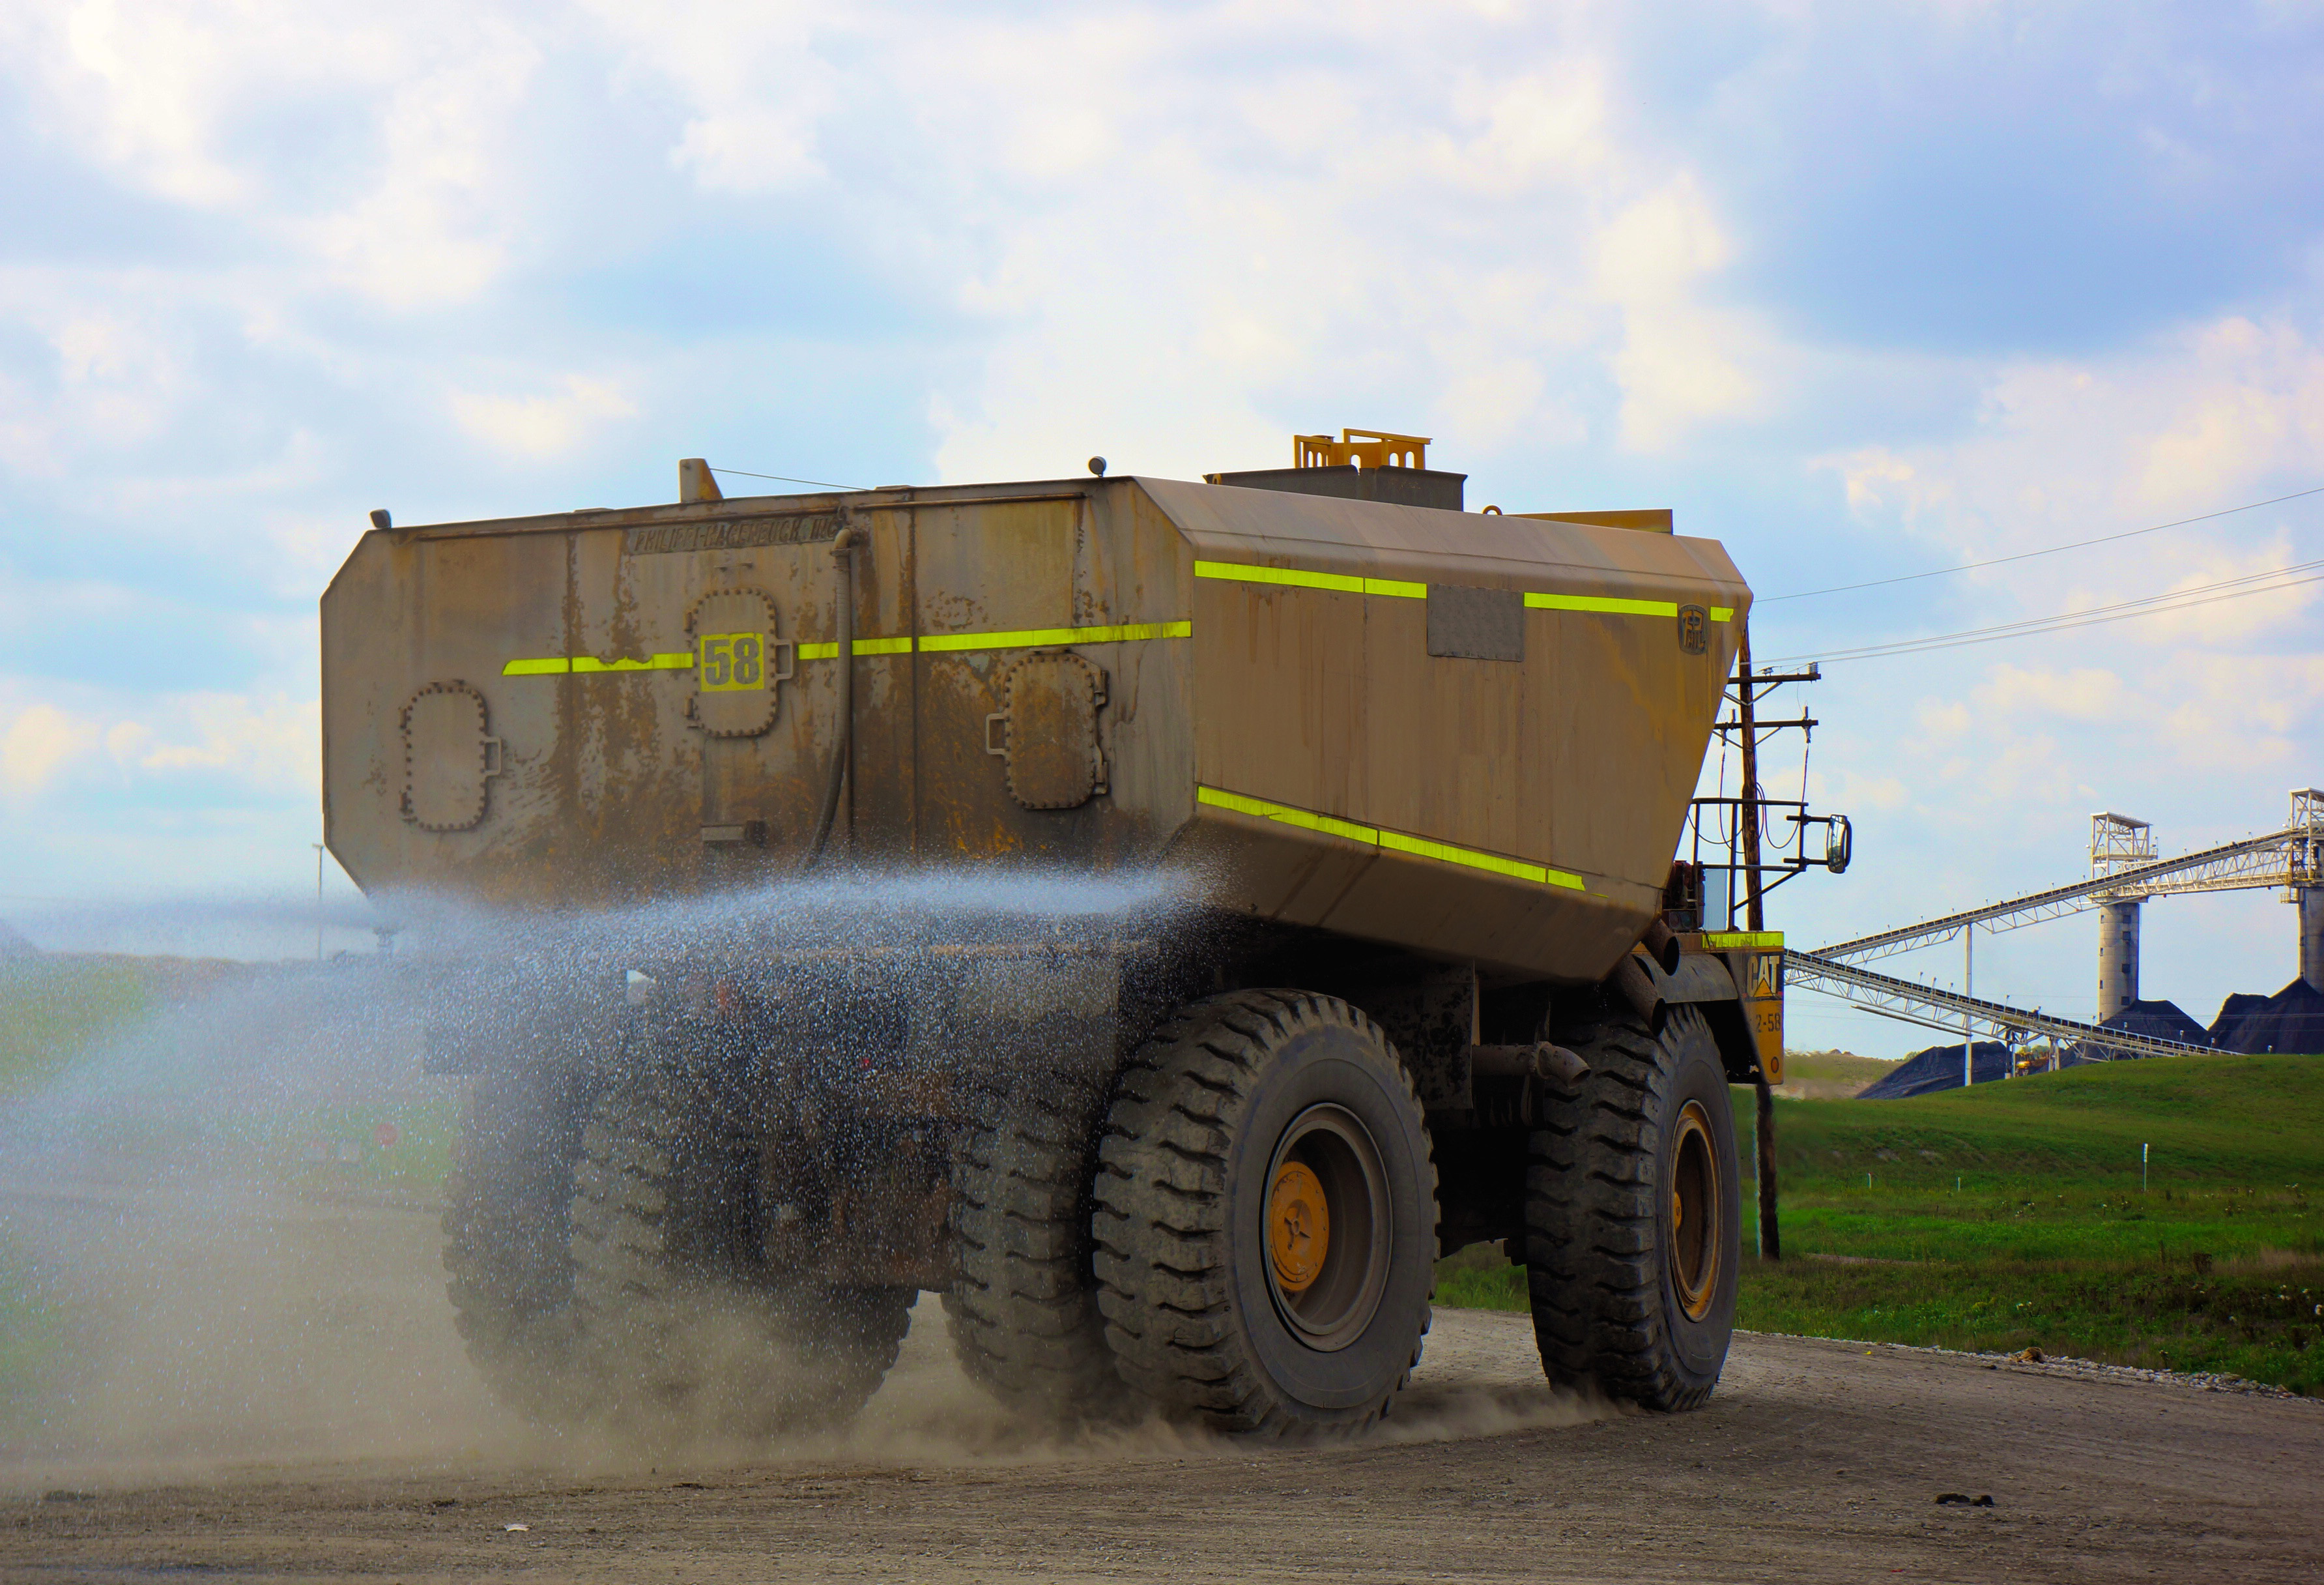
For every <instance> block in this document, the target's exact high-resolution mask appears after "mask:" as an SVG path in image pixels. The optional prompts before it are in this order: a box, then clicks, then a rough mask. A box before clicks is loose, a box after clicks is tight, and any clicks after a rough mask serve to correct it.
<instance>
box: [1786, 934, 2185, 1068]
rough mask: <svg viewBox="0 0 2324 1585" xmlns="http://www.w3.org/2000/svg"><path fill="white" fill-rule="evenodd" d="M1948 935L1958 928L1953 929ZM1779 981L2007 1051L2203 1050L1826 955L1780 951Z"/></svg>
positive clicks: (2093, 1054) (2094, 1056)
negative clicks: (2040, 1047) (2030, 1046)
mask: <svg viewBox="0 0 2324 1585" xmlns="http://www.w3.org/2000/svg"><path fill="white" fill-rule="evenodd" d="M1953 928H1954V929H1956V930H1958V929H1960V928H1961V926H1960V925H1959V924H1955V925H1954V926H1953ZM1784 980H1785V983H1786V986H1787V987H1801V988H1804V989H1807V990H1818V991H1821V992H1823V993H1824V994H1825V995H1827V996H1838V997H1840V998H1841V999H1842V1000H1843V1001H1847V1002H1849V1003H1851V1004H1853V1005H1854V1006H1859V1007H1862V1008H1863V1009H1864V1010H1865V1011H1866V1012H1867V1013H1877V1014H1879V1015H1881V1016H1883V1017H1886V1018H1895V1019H1897V1020H1899V1021H1901V1022H1903V1023H1906V1024H1920V1025H1921V1026H1922V1027H1923V1028H1924V1029H1934V1030H1937V1031H1939V1032H1941V1033H1947V1034H1951V1035H1955V1036H1960V1035H1963V1034H1964V1033H1967V1034H1968V1035H1969V1036H1970V1037H1972V1038H1983V1039H1987V1040H1998V1041H2000V1042H2002V1043H2004V1044H2005V1045H2007V1046H2010V1047H2012V1048H2013V1049H2014V1048H2015V1047H2016V1046H2018V1045H2021V1044H2023V1043H2025V1042H2027V1041H2030V1040H2035V1039H2046V1040H2049V1041H2051V1042H2052V1043H2061V1042H2072V1043H2075V1044H2077V1045H2078V1046H2079V1047H2080V1051H2079V1052H2078V1054H2079V1055H2080V1056H2081V1057H2082V1058H2083V1059H2084V1060H2086V1061H2111V1060H2113V1059H2114V1058H2116V1057H2131V1056H2136V1057H2172V1056H2187V1055H2190V1054H2194V1053H2198V1052H2209V1050H2210V1049H2211V1048H2210V1047H2209V1046H2200V1045H2188V1044H2185V1043H2182V1042H2180V1041H2175V1040H2158V1039H2156V1038H2154V1037H2153V1036H2152V1035H2145V1034H2127V1033H2123V1032H2122V1031H2120V1030H2116V1029H2102V1028H2100V1027H2099V1026H2098V1025H2097V1024H2084V1023H2081V1022H2080V1021H2078V1020H2076V1019H2072V1018H2060V1017H2057V1016H2056V1015H2052V1014H2048V1013H2043V1012H2042V1011H2040V1010H2039V1009H2038V1008H2037V1009H2035V1010H2034V1011H2033V1012H2030V1013H2029V1012H2026V1011H2024V1009H2023V1008H2019V1007H2013V1006H2009V1005H2008V1004H2007V1003H2006V1002H1988V1001H1986V1000H1983V999H1982V998H1980V997H1977V996H1963V995H1961V994H1960V992H1959V991H1950V990H1945V989H1942V988H1941V987H1936V986H1929V985H1921V984H1917V983H1915V982H1914V981H1913V980H1909V979H1898V978H1895V976H1894V975H1888V974H1877V973H1875V972H1874V971H1873V970H1871V969H1863V968H1859V967H1858V966H1857V965H1856V964H1853V963H1843V962H1840V961H1837V960H1835V959H1832V958H1831V956H1830V955H1829V953H1828V952H1803V951H1799V950H1785V952H1784Z"/></svg>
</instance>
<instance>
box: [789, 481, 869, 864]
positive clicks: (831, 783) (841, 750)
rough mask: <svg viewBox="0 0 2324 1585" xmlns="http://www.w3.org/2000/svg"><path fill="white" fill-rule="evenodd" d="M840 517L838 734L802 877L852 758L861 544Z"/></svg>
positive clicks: (835, 808)
mask: <svg viewBox="0 0 2324 1585" xmlns="http://www.w3.org/2000/svg"><path fill="white" fill-rule="evenodd" d="M846 510H847V509H846V508H845V507H844V506H843V507H841V508H840V511H841V513H842V514H843V517H842V522H841V526H840V530H839V533H838V534H837V535H836V536H835V538H834V539H833V540H832V542H831V560H832V561H833V563H834V565H835V568H836V570H837V583H838V593H837V596H836V599H835V605H836V607H837V612H838V618H839V622H838V626H839V635H838V636H839V643H838V644H837V646H836V648H835V653H834V656H833V658H834V659H835V660H836V661H837V662H838V663H839V734H838V737H836V738H835V740H834V741H833V743H832V746H831V771H830V774H828V775H826V776H825V777H824V781H823V807H822V809H821V810H820V811H817V813H816V817H815V839H814V840H813V841H811V842H809V843H808V844H807V857H806V858H805V859H804V860H803V861H802V862H801V863H800V865H799V873H800V874H802V875H804V874H806V873H807V871H808V870H811V869H813V868H814V867H816V864H817V863H819V862H820V861H821V860H822V858H823V849H824V844H825V843H826V842H828V841H829V840H830V839H831V823H832V821H833V820H836V819H837V818H838V817H839V794H840V792H841V791H842V790H843V789H844V787H845V786H846V784H847V768H848V765H849V763H850V762H851V761H853V759H854V757H855V548H856V546H858V545H860V544H862V542H863V531H862V529H860V528H857V527H856V526H855V525H854V524H853V523H851V522H847V521H846V520H845V515H844V514H846Z"/></svg>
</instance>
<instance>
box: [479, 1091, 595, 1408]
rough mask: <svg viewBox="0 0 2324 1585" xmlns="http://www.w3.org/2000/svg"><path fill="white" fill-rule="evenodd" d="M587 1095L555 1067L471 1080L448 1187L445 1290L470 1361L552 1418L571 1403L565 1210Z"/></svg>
mask: <svg viewBox="0 0 2324 1585" xmlns="http://www.w3.org/2000/svg"><path fill="white" fill-rule="evenodd" d="M589 1101H590V1098H589V1094H588V1091H587V1089H586V1088H585V1087H584V1085H583V1084H582V1082H581V1081H580V1080H578V1079H577V1078H576V1077H575V1076H574V1075H573V1074H571V1073H570V1072H569V1071H562V1070H558V1071H521V1072H503V1073H493V1074H488V1075H486V1076H484V1077H483V1078H480V1079H478V1080H475V1083H474V1085H473V1086H472V1087H471V1088H470V1089H469V1092H468V1097H467V1101H466V1107H465V1108H464V1109H463V1116H462V1117H461V1126H460V1134H459V1138H458V1140H457V1143H456V1144H455V1145H454V1146H453V1152H452V1172H451V1175H450V1177H449V1178H448V1179H447V1182H446V1183H445V1187H444V1219H443V1228H444V1269H445V1271H446V1272H447V1274H449V1278H450V1280H449V1281H448V1282H447V1284H445V1291H446V1292H447V1294H448V1295H449V1296H450V1298H451V1301H452V1315H453V1321H454V1324H455V1325H456V1326H457V1327H458V1329H459V1332H460V1336H461V1338H462V1339H463V1340H465V1342H466V1345H467V1350H468V1357H469V1358H471V1359H472V1360H474V1361H475V1365H476V1368H477V1370H478V1371H479V1372H480V1373H481V1374H482V1375H483V1376H484V1382H485V1385H486V1386H489V1387H490V1388H491V1389H492V1390H493V1395H495V1396H497V1397H499V1398H500V1399H501V1400H502V1401H503V1403H506V1404H509V1405H510V1406H511V1407H512V1408H514V1409H516V1410H517V1411H519V1412H520V1413H521V1414H526V1415H529V1416H530V1417H532V1418H534V1419H539V1420H546V1421H549V1422H552V1423H554V1422H561V1421H565V1420H568V1419H570V1418H571V1417H572V1415H573V1414H574V1412H575V1408H576V1405H575V1403H574V1397H573V1391H572V1376H573V1342H574V1331H573V1306H572V1301H573V1260H572V1256H571V1255H570V1253H569V1252H568V1251H567V1234H568V1232H569V1225H568V1222H567V1213H568V1210H569V1209H570V1207H571V1204H572V1200H573V1169H574V1165H575V1163H576V1162H577V1161H578V1160H579V1158H580V1154H581V1129H582V1126H583V1124H584V1122H585V1121H586V1119H587V1117H588V1108H589Z"/></svg>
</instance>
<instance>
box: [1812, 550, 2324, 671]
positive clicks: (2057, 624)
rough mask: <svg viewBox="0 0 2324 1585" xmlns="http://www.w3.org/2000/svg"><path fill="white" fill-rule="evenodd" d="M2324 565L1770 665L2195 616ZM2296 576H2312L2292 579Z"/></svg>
mask: <svg viewBox="0 0 2324 1585" xmlns="http://www.w3.org/2000/svg"><path fill="white" fill-rule="evenodd" d="M2318 568H2324V560H2319V561H2297V562H2294V563H2292V565H2291V566H2289V567H2277V568H2273V569H2271V570H2268V571H2265V572H2253V573H2247V574H2246V575H2245V576H2243V577H2241V578H2226V579H2220V580H2218V582H2216V583H2201V584H2197V585H2196V586H2195V587H2194V588H2192V589H2172V590H2170V591H2169V592H2167V593H2164V594H2159V595H2145V596H2143V597H2141V598H2137V599H2135V600H2122V601H2118V602H2116V604H2114V605H2110V606H2096V607H2091V608H2090V609H2089V610H2086V611H2061V612H2059V613H2057V614H2056V615H2054V616H2033V617H2028V618H2027V619H2025V620H2024V621H2022V622H2005V623H2001V624H1998V625H1997V626H1992V627H1971V628H1966V629H1964V630H1962V631H1960V632H1959V633H1933V634H1929V635H1925V636H1923V637H1920V638H1904V639H1898V640H1897V641H1895V643H1893V644H1859V645H1858V646H1856V647H1855V648H1852V649H1838V650H1821V651H1818V652H1816V653H1812V654H1796V655H1785V656H1784V657H1782V658H1781V659H1779V660H1775V661H1770V662H1769V663H1768V664H1770V665H1782V666H1789V665H1796V664H1799V663H1803V662H1806V661H1868V660H1879V659H1883V658H1885V657H1887V656H1890V655H1905V654H1920V653H1926V652H1927V651H1930V650H1940V649H1959V648H1960V647H1962V646H1963V645H1966V644H1994V643H1998V642H1999V641H2001V640H2003V639H2006V638H2031V637H2034V636H2037V635H2042V634H2048V633H2066V632H2070V631H2072V630H2073V629H2075V628H2078V627H2097V626H2103V625H2105V624H2107V623H2109V622H2127V621H2130V620H2133V619H2135V618H2136V617H2140V616H2165V615H2168V614H2170V613H2171V612H2173V611H2184V610H2191V609H2193V608H2195V607H2199V606H2210V605H2217V604H2218V603H2219V602H2221V601H2223V600H2234V599H2243V598H2246V597H2248V596H2251V595H2261V594H2273V593H2275V592H2277V591H2278V590H2280V589H2299V588H2301V587H2302V586H2303V585H2306V584H2310V583H2317V582H2324V572H2319V571H2317V570H2316V569H2318ZM2294 572H2305V573H2308V574H2310V576H2308V577H2306V578H2292V577H2291V576H2289V575H2290V574H2292V573H2294Z"/></svg>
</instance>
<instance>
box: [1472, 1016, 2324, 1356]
mask: <svg viewBox="0 0 2324 1585" xmlns="http://www.w3.org/2000/svg"><path fill="white" fill-rule="evenodd" d="M1737 1096H1738V1117H1739V1118H1740V1119H1742V1120H1744V1121H1745V1122H1747V1123H1748V1117H1749V1115H1750V1098H1749V1094H1748V1091H1738V1092H1737ZM1775 1115H1776V1124H1775V1126H1776V1139H1777V1147H1776V1163H1777V1167H1778V1171H1779V1173H1780V1177H1781V1183H1782V1192H1783V1205H1782V1217H1783V1236H1784V1256H1785V1258H1784V1260H1783V1261H1782V1262H1781V1263H1780V1264H1778V1263H1771V1262H1762V1261H1757V1260H1750V1259H1747V1261H1746V1264H1745V1270H1744V1274H1743V1286H1742V1294H1741V1299H1740V1301H1739V1303H1738V1315H1737V1323H1738V1325H1740V1326H1744V1327H1748V1328H1751V1329H1753V1330H1768V1331H1791V1332H1805V1333H1809V1334H1812V1335H1819V1336H1830V1337H1853V1338H1865V1339H1880V1340H1884V1341H1893V1342H1909V1343H1924V1344H1936V1345H1941V1346H1944V1347H1949V1348H1966V1349H2008V1350H2011V1351H2015V1350H2016V1349H2023V1348H2025V1347H2027V1346H2029V1345H2030V1346H2034V1347H2039V1348H2041V1349H2044V1350H2046V1351H2048V1352H2052V1353H2067V1354H2076V1355H2080V1356H2083V1357H2086V1358H2101V1359H2112V1360H2116V1361H2119V1362H2123V1363H2129V1364H2143V1365H2161V1366H2168V1367H2171V1368H2174V1369H2200V1370H2226V1371H2230V1372H2233V1373H2235V1374H2238V1375H2243V1376H2251V1377H2253V1378H2254V1379H2256V1380H2263V1381H2272V1382H2276V1383H2280V1384H2282V1385H2285V1386H2292V1387H2295V1388H2298V1389H2300V1390H2303V1391H2310V1392H2314V1391H2324V1341H2319V1333H2324V1308H2319V1306H2324V1215H2319V1212H2318V1211H2317V1210H2314V1209H2312V1207H2311V1200H2313V1199H2314V1198H2315V1194H2314V1191H2316V1190H2317V1189H2318V1188H2319V1186H2324V1060H2319V1059H2317V1058H2312V1057H2280V1056H2268V1057H2236V1056H2215V1057H2190V1058H2162V1059H2154V1060H2150V1061H2139V1062H2120V1063H2112V1064H2107V1065H2103V1066H2093V1067H2089V1068H2076V1069H2070V1070H2068V1071H2065V1072H2063V1073H2053V1074H2044V1075H2042V1076H2040V1077H2037V1078H2032V1079H2020V1080H2009V1081H2007V1082H2006V1083H1999V1084H1986V1085H1979V1086H1978V1087H1977V1088H1975V1089H1969V1090H1951V1091H1947V1092H1945V1093H1943V1094H1940V1095H1934V1096H1925V1097H1921V1098H1915V1099H1912V1100H1901V1101H1839V1100H1802V1101H1790V1100H1781V1099H1779V1100H1778V1101H1777V1103H1776V1113H1775ZM1745 1139H1746V1144H1745V1147H1744V1148H1745V1153H1746V1170H1747V1171H1748V1152H1749V1145H1748V1128H1747V1129H1746V1131H1745ZM2143 1144H2144V1145H2151V1146H2152V1152H2151V1160H2150V1162H2149V1167H2148V1172H2149V1176H2148V1180H2147V1186H2146V1188H2145V1189H2144V1191H2142V1189H2141V1187H2140V1177H2139V1147H2140V1146H2141V1145H2143ZM1756 1235H1757V1228H1756V1226H1755V1225H1754V1224H1753V1219H1752V1211H1751V1208H1750V1207H1749V1206H1748V1201H1747V1207H1746V1226H1745V1229H1744V1242H1745V1247H1746V1248H1747V1250H1748V1248H1750V1247H1752V1245H1753V1243H1754V1241H1755V1239H1756ZM1503 1265H1504V1263H1502V1262H1500V1261H1499V1258H1498V1256H1492V1257H1489V1258H1488V1257H1487V1256H1485V1254H1484V1253H1483V1252H1468V1253H1466V1254H1465V1256H1463V1257H1456V1260H1455V1262H1452V1263H1448V1264H1447V1265H1446V1266H1445V1267H1443V1268H1442V1271H1441V1274H1440V1278H1439V1284H1438V1286H1439V1294H1440V1302H1444V1303H1452V1304H1460V1303H1464V1302H1465V1303H1486V1304H1493V1305H1497V1306H1505V1307H1509V1308H1519V1307H1522V1304H1523V1283H1522V1281H1521V1274H1520V1273H1518V1272H1517V1271H1516V1270H1514V1269H1503Z"/></svg>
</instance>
